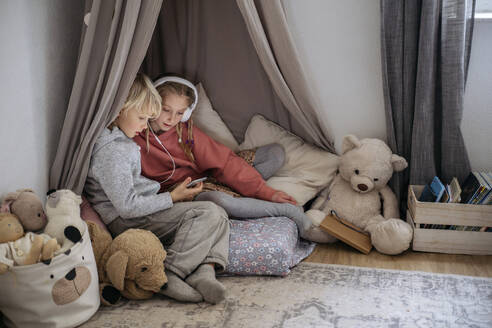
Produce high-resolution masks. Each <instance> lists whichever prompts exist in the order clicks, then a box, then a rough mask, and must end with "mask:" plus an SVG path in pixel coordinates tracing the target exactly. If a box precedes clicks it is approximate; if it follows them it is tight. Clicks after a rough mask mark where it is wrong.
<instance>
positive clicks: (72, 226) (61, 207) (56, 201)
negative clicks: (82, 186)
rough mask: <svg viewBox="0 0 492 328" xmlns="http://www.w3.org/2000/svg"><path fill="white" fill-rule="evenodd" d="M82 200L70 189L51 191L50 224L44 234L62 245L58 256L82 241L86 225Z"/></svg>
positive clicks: (48, 210)
mask: <svg viewBox="0 0 492 328" xmlns="http://www.w3.org/2000/svg"><path fill="white" fill-rule="evenodd" d="M80 204H82V198H81V197H80V196H79V195H76V194H75V193H74V192H72V191H71V190H68V189H60V190H57V191H49V192H48V199H47V200H46V206H45V207H46V215H47V217H48V224H46V227H45V228H44V232H45V233H46V234H48V235H50V236H52V237H54V238H56V240H57V241H58V243H59V244H60V245H61V248H60V250H59V251H58V252H57V254H60V253H64V252H66V251H67V250H69V249H70V248H71V247H72V246H73V245H74V244H75V243H77V242H79V241H81V240H82V235H83V234H84V232H85V224H84V221H82V218H81V217H80Z"/></svg>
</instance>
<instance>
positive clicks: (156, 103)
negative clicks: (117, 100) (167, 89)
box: [120, 73, 162, 119]
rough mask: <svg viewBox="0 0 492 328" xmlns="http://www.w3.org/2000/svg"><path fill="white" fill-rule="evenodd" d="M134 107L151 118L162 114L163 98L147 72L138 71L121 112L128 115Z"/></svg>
mask: <svg viewBox="0 0 492 328" xmlns="http://www.w3.org/2000/svg"><path fill="white" fill-rule="evenodd" d="M132 108H134V109H136V110H137V111H138V112H139V113H140V114H144V115H148V116H149V118H150V119H155V118H157V117H159V115H161V110H162V98H161V96H160V94H159V93H158V92H157V90H156V89H155V88H154V85H153V84H152V81H151V80H150V79H149V78H148V77H147V76H146V75H145V74H142V73H138V74H137V76H136V77H135V80H134V81H133V84H132V86H131V87H130V91H129V92H128V96H127V97H126V101H125V103H124V104H123V107H122V108H121V111H120V114H125V115H126V113H127V112H128V110H129V109H132Z"/></svg>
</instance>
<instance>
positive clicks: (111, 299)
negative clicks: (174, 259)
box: [87, 222, 167, 305]
mask: <svg viewBox="0 0 492 328" xmlns="http://www.w3.org/2000/svg"><path fill="white" fill-rule="evenodd" d="M87 226H88V228H89V234H90V236H91V243H92V248H93V251H94V257H95V259H96V263H97V270H98V274H99V282H100V290H101V303H102V304H104V305H114V304H116V303H117V302H118V300H119V299H120V296H121V295H123V296H124V297H126V298H128V299H137V300H138V299H147V298H151V297H152V295H154V293H156V292H158V291H159V290H160V289H161V287H162V286H164V285H165V284H166V282H167V278H166V274H165V273H164V260H165V258H166V251H165V250H164V247H163V246H162V243H161V241H160V240H159V239H158V238H157V237H156V236H155V235H154V234H153V233H152V232H150V231H147V230H143V229H129V230H126V231H125V232H123V233H122V234H120V235H118V236H117V237H116V238H115V239H114V240H113V239H112V238H111V235H110V234H109V233H108V232H107V231H105V230H104V229H102V228H101V227H100V226H98V225H97V224H95V223H94V222H87Z"/></svg>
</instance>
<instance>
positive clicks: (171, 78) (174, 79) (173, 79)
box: [154, 76, 198, 122]
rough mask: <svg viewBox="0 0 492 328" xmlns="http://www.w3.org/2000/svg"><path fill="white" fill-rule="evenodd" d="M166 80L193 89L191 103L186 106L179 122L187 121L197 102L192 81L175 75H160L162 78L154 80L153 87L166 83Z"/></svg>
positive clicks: (196, 93)
mask: <svg viewBox="0 0 492 328" xmlns="http://www.w3.org/2000/svg"><path fill="white" fill-rule="evenodd" d="M167 82H176V83H181V84H184V85H186V86H188V87H190V88H191V90H193V93H194V94H195V100H194V101H193V103H192V104H191V105H190V106H189V107H188V108H186V110H185V112H184V113H183V117H182V118H181V122H186V121H188V120H189V119H190V117H191V114H192V113H193V111H194V110H195V107H196V104H197V103H198V91H197V90H196V88H195V86H194V85H193V83H191V82H190V81H188V80H186V79H183V78H180V77H177V76H164V77H162V78H160V79H158V80H157V81H155V82H154V87H155V88H157V87H158V86H160V85H162V84H164V83H167Z"/></svg>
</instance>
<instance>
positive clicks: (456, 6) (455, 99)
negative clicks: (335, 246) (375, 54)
mask: <svg viewBox="0 0 492 328" xmlns="http://www.w3.org/2000/svg"><path fill="white" fill-rule="evenodd" d="M474 3H475V1H474V0H441V1H404V0H381V44H382V49H381V55H382V68H383V91H384V98H385V99H384V100H385V110H386V127H387V136H388V144H389V145H390V147H391V148H392V149H393V151H394V152H396V153H398V154H399V155H402V156H403V157H405V158H406V159H407V160H408V162H409V168H408V169H407V170H405V171H403V172H402V173H401V174H399V175H397V176H395V177H394V179H393V180H392V187H393V190H394V191H395V193H396V194H397V196H399V197H400V200H401V204H402V208H403V207H404V206H405V201H406V196H405V195H406V192H407V188H408V184H426V183H428V182H429V181H431V180H432V178H433V177H434V176H436V175H438V176H439V177H440V178H441V179H442V180H443V182H445V183H449V182H450V180H451V179H452V178H453V177H457V178H458V179H459V180H460V182H463V180H464V179H465V177H466V176H467V175H468V173H469V172H470V162H469V159H468V155H467V152H466V147H465V143H464V140H463V136H462V134H461V129H460V125H461V119H462V115H463V104H464V92H465V83H466V73H467V69H468V61H469V58H470V48H471V40H472V34H473V15H474V13H473V12H474Z"/></svg>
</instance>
